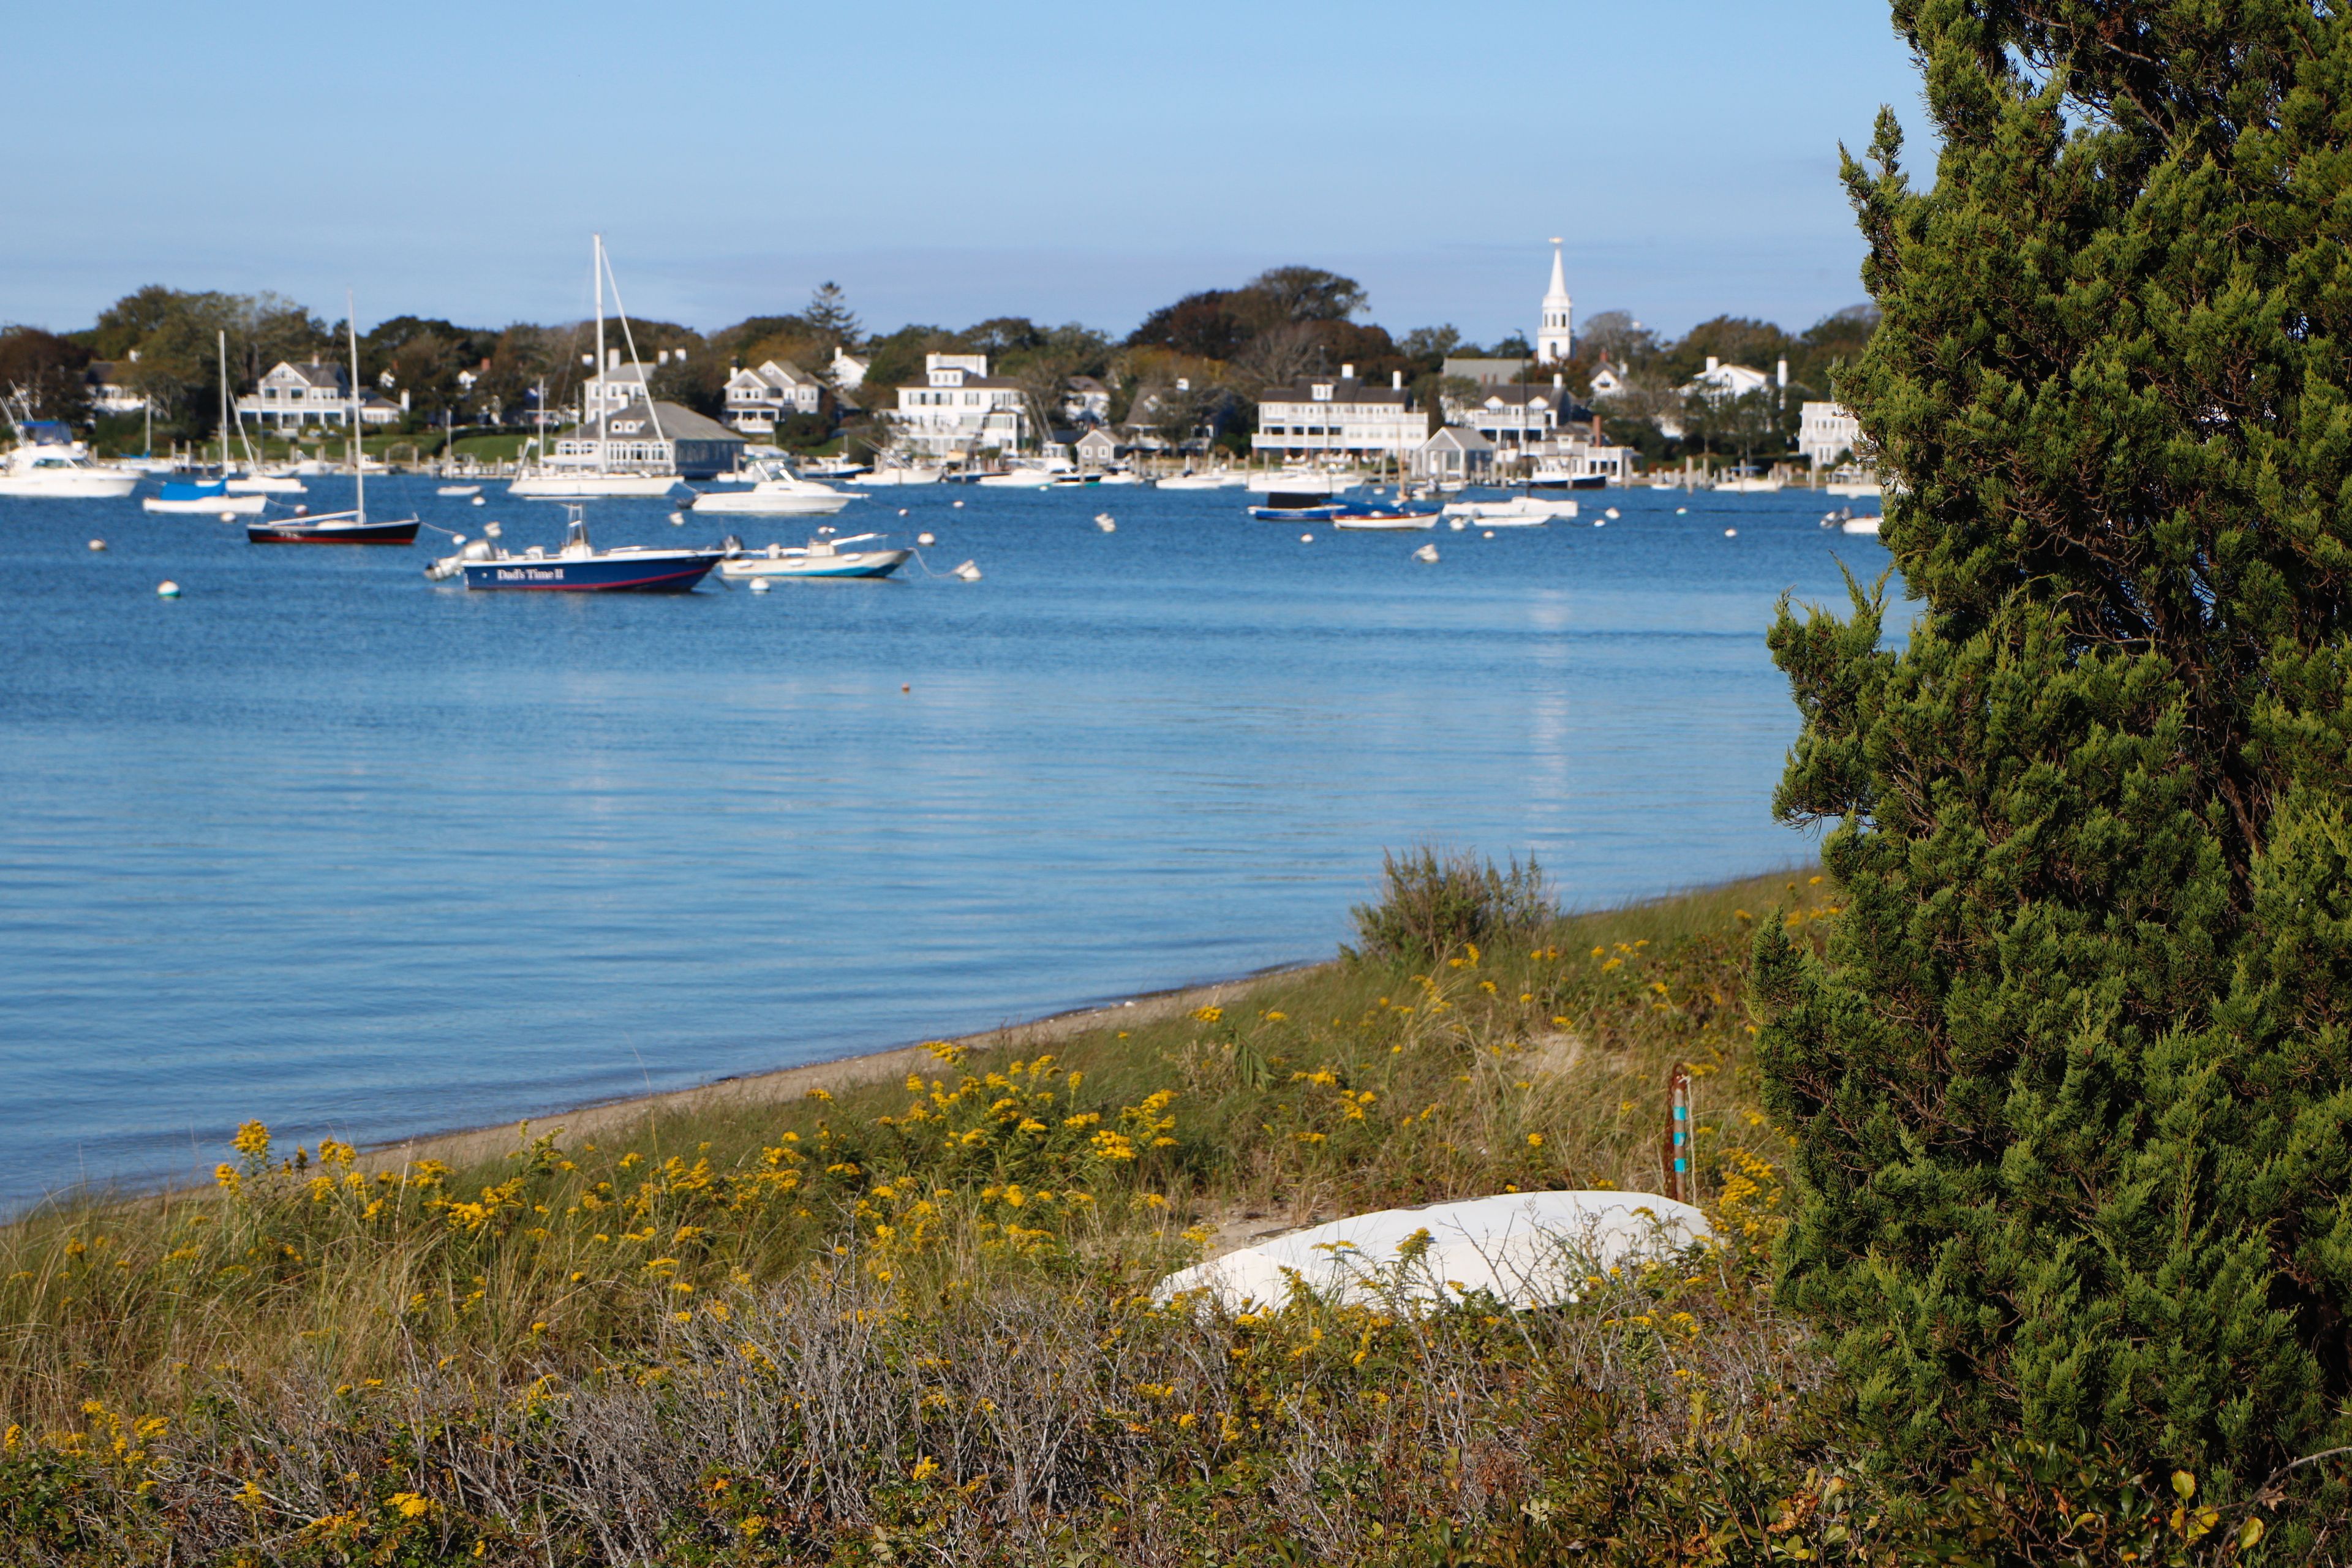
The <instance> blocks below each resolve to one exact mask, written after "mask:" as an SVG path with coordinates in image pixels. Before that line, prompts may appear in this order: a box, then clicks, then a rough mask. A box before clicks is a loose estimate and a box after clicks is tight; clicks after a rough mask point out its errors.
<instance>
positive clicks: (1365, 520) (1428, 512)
mask: <svg viewBox="0 0 2352 1568" xmlns="http://www.w3.org/2000/svg"><path fill="white" fill-rule="evenodd" d="M1438 515H1439V509H1438V508H1437V507H1435V506H1433V505H1432V504H1431V503H1429V502H1428V501H1423V500H1398V501H1392V502H1390V503H1387V504H1385V505H1383V504H1381V503H1380V502H1378V501H1375V502H1372V503H1370V504H1369V505H1366V504H1357V505H1352V506H1343V507H1341V508H1340V509H1339V511H1338V512H1337V513H1336V514H1334V515H1333V516H1332V518H1331V520H1330V521H1331V526H1332V527H1333V528H1336V529H1343V530H1346V531H1349V532H1402V531H1408V530H1425V529H1432V528H1435V527H1436V526H1437V519H1438Z"/></svg>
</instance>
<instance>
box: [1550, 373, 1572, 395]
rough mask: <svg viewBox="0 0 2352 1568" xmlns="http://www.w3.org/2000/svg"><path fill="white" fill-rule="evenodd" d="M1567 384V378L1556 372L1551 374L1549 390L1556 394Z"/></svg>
mask: <svg viewBox="0 0 2352 1568" xmlns="http://www.w3.org/2000/svg"><path fill="white" fill-rule="evenodd" d="M1567 384H1568V378H1567V377H1566V376H1564V375H1562V374H1559V372H1558V371H1554V372H1552V373H1551V389H1552V390H1553V391H1554V392H1558V391H1559V389H1560V388H1561V387H1563V386H1565V385H1567Z"/></svg>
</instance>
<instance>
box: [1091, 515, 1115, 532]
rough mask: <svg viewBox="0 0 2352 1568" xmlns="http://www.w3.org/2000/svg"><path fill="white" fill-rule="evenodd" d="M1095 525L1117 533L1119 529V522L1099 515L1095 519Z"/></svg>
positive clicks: (1105, 530) (1103, 529)
mask: <svg viewBox="0 0 2352 1568" xmlns="http://www.w3.org/2000/svg"><path fill="white" fill-rule="evenodd" d="M1095 526H1096V527H1097V528H1099V529H1101V530H1102V531H1104V532H1105V533H1117V532H1118V524H1117V523H1115V522H1113V521H1111V520H1110V519H1108V518H1107V517H1098V518H1097V519H1095Z"/></svg>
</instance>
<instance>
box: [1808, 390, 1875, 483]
mask: <svg viewBox="0 0 2352 1568" xmlns="http://www.w3.org/2000/svg"><path fill="white" fill-rule="evenodd" d="M1861 442H1862V426H1861V425H1860V424H1859V423H1857V422H1856V421H1855V419H1854V416H1853V410H1851V409H1849V408H1847V407H1846V405H1844V404H1843V403H1807V404H1806V405H1804V407H1802V408H1801V409H1800V410H1799V411H1798V415H1797V452H1798V455H1799V456H1801V457H1802V458H1804V459H1805V460H1806V461H1807V462H1809V463H1811V464H1812V466H1813V467H1815V468H1828V467H1830V466H1831V465H1832V464H1833V463H1835V462H1836V461H1837V460H1838V459H1839V458H1842V457H1843V456H1844V455H1845V454H1847V453H1848V452H1851V451H1853V449H1854V447H1857V446H1859V445H1860V444H1861Z"/></svg>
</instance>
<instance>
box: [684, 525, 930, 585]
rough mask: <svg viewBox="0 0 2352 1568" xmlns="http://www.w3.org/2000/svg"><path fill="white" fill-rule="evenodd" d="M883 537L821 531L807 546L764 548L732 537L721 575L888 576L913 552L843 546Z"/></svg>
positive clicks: (745, 578)
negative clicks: (754, 548) (835, 535)
mask: <svg viewBox="0 0 2352 1568" xmlns="http://www.w3.org/2000/svg"><path fill="white" fill-rule="evenodd" d="M881 537H882V536H881V535H880V534H878V533H853V534H850V535H848V536H847V537H846V538H843V539H827V538H825V537H824V536H823V535H822V534H820V535H819V536H818V537H816V538H814V539H812V540H810V541H809V542H807V543H806V544H804V545H797V546H796V545H789V544H771V545H769V546H768V547H767V549H766V550H764V551H747V550H745V549H744V548H743V547H742V542H741V541H740V540H737V539H730V540H729V541H728V542H727V553H726V556H725V558H724V559H722V560H721V561H720V562H719V575H720V576H721V577H724V578H727V579H728V580H729V581H730V582H743V581H748V580H750V579H751V578H756V577H887V576H888V575H890V574H891V573H893V572H896V571H897V570H898V568H899V567H900V566H901V565H903V564H905V563H906V560H907V557H908V556H909V555H912V554H913V553H914V552H913V551H911V550H845V549H843V548H842V546H843V545H845V544H864V543H866V542H867V541H869V540H875V539H879V538H881Z"/></svg>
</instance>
